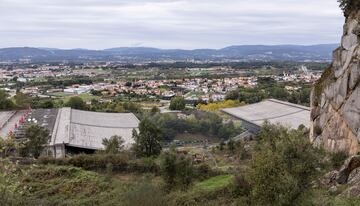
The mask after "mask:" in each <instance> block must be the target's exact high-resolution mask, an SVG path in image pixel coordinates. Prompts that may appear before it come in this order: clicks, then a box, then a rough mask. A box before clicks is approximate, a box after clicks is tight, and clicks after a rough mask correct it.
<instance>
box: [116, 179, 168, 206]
mask: <svg viewBox="0 0 360 206" xmlns="http://www.w3.org/2000/svg"><path fill="white" fill-rule="evenodd" d="M165 197H166V196H165V194H164V193H163V192H162V191H161V190H160V189H159V188H157V187H155V186H153V185H152V184H151V183H148V182H145V183H143V184H140V185H136V186H135V187H133V188H130V190H129V191H127V192H125V193H124V194H122V201H123V202H122V204H121V205H124V206H143V205H147V206H162V205H164V206H167V205H168V203H167V200H166V198H165Z"/></svg>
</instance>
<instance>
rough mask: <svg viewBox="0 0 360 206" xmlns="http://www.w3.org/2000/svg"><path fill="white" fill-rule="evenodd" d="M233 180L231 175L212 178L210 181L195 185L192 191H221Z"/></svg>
mask: <svg viewBox="0 0 360 206" xmlns="http://www.w3.org/2000/svg"><path fill="white" fill-rule="evenodd" d="M233 178H234V176H233V175H220V176H216V177H212V178H210V179H207V180H205V181H202V182H199V183H197V184H195V185H194V187H193V190H194V191H214V190H217V189H221V188H224V187H226V186H228V185H229V184H230V183H231V182H232V180H233Z"/></svg>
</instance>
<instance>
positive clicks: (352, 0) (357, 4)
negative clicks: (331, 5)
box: [338, 0, 360, 16]
mask: <svg viewBox="0 0 360 206" xmlns="http://www.w3.org/2000/svg"><path fill="white" fill-rule="evenodd" d="M338 1H339V3H340V8H341V9H342V10H343V11H344V14H345V16H348V15H349V14H350V12H351V11H355V10H356V9H359V8H360V1H358V0H338Z"/></svg>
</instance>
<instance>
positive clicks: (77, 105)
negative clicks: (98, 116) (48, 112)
mask: <svg viewBox="0 0 360 206" xmlns="http://www.w3.org/2000/svg"><path fill="white" fill-rule="evenodd" d="M66 106H67V107H71V108H73V109H80V110H86V109H87V107H86V104H85V102H84V100H82V99H81V97H77V96H76V97H71V98H70V99H69V101H68V102H67V103H66Z"/></svg>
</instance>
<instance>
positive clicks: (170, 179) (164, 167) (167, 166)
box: [160, 152, 176, 189]
mask: <svg viewBox="0 0 360 206" xmlns="http://www.w3.org/2000/svg"><path fill="white" fill-rule="evenodd" d="M160 168H161V174H162V177H163V179H164V181H165V183H166V185H167V187H168V188H169V189H171V188H173V187H174V186H175V178H176V154H175V153H174V152H166V153H164V154H163V158H162V161H161V164H160Z"/></svg>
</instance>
